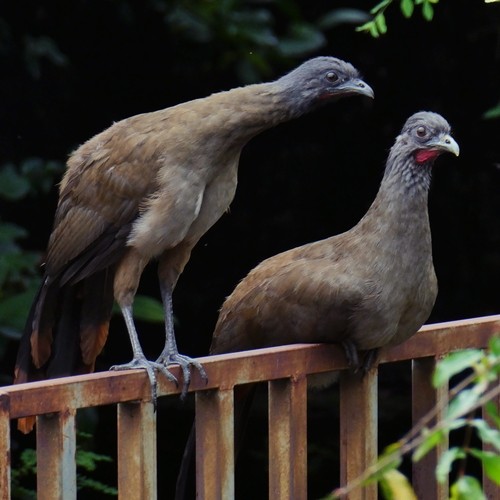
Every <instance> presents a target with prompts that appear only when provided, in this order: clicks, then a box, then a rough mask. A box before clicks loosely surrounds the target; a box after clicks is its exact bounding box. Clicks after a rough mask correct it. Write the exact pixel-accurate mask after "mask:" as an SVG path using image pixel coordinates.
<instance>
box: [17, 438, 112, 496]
mask: <svg viewBox="0 0 500 500" xmlns="http://www.w3.org/2000/svg"><path fill="white" fill-rule="evenodd" d="M77 437H78V439H79V441H80V442H77V446H76V456H75V460H76V467H77V476H76V480H77V489H78V490H79V491H80V490H84V489H86V490H92V491H94V492H99V493H104V494H106V495H112V496H117V495H118V490H117V489H116V488H115V487H113V486H109V485H107V484H104V483H102V482H101V481H98V480H96V479H93V478H92V477H89V475H88V473H92V472H94V471H95V470H97V468H98V466H99V463H102V462H113V459H112V458H111V457H109V456H107V455H102V454H99V453H94V452H93V451H89V450H87V449H85V448H86V447H87V446H88V442H89V440H90V438H91V437H92V436H91V435H90V434H87V433H84V432H78V433H77ZM35 475H36V452H35V450H33V449H31V448H28V449H25V450H23V452H22V453H21V455H20V460H19V465H17V467H13V468H12V498H13V499H23V500H24V499H26V500H27V499H35V498H36V493H35V491H33V490H31V489H30V488H28V487H26V486H23V483H24V484H26V482H29V481H32V480H33V478H34V476H35Z"/></svg>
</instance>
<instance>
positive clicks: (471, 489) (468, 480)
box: [450, 476, 486, 500]
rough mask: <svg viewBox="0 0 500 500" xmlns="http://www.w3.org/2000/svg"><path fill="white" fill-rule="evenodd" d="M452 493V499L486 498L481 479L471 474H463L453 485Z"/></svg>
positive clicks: (472, 499) (482, 499)
mask: <svg viewBox="0 0 500 500" xmlns="http://www.w3.org/2000/svg"><path fill="white" fill-rule="evenodd" d="M450 493H451V495H450V500H486V497H485V496H484V493H483V490H482V489H481V485H480V483H479V481H478V480H477V479H476V478H475V477H470V476H462V477H461V478H460V479H459V480H458V481H457V482H456V483H454V484H453V485H452V486H451V488H450Z"/></svg>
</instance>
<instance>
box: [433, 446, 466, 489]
mask: <svg viewBox="0 0 500 500" xmlns="http://www.w3.org/2000/svg"><path fill="white" fill-rule="evenodd" d="M459 458H465V452H464V451H463V450H462V449H461V448H457V447H455V448H450V449H449V450H446V451H445V452H444V453H443V454H442V455H441V457H439V462H438V464H437V467H436V478H437V480H438V482H440V483H444V482H445V481H446V479H447V478H448V474H449V473H450V471H451V466H452V465H453V462H454V461H455V460H457V459H459Z"/></svg>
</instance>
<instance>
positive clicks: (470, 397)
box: [448, 389, 479, 419]
mask: <svg viewBox="0 0 500 500" xmlns="http://www.w3.org/2000/svg"><path fill="white" fill-rule="evenodd" d="M478 399H479V394H478V393H477V392H476V391H474V389H464V390H463V391H460V392H459V393H458V394H457V395H456V396H455V397H454V398H453V399H452V400H451V401H450V404H449V405H448V418H449V419H454V418H457V417H459V416H462V415H465V414H466V413H468V412H470V411H471V410H472V409H473V408H474V405H475V404H476V403H477V401H478Z"/></svg>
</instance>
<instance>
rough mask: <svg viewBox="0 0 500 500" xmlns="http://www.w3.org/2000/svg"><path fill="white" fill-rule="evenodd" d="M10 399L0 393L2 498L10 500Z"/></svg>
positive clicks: (0, 485)
mask: <svg viewBox="0 0 500 500" xmlns="http://www.w3.org/2000/svg"><path fill="white" fill-rule="evenodd" d="M10 466H11V463H10V400H9V396H8V394H0V500H10Z"/></svg>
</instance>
